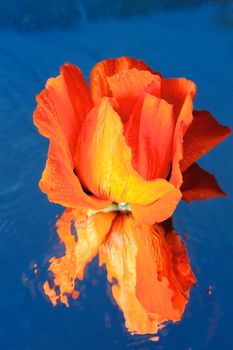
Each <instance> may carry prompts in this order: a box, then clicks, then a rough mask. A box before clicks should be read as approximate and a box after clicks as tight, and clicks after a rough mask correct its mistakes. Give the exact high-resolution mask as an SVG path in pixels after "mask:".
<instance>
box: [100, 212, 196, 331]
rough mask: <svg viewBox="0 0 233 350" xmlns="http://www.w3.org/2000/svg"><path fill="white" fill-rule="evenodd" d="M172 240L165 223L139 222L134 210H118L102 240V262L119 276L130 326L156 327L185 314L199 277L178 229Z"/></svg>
mask: <svg viewBox="0 0 233 350" xmlns="http://www.w3.org/2000/svg"><path fill="white" fill-rule="evenodd" d="M174 235H176V234H175V233H174ZM170 240H171V241H172V244H170V243H169V237H166V238H165V232H164V230H163V228H162V226H161V225H154V226H147V225H137V223H136V221H135V220H133V218H132V216H131V215H127V214H125V215H124V214H119V215H118V216H117V217H116V218H115V219H114V221H113V225H112V227H111V231H110V233H109V235H108V238H107V240H106V241H105V242H104V243H103V244H102V245H101V248H100V252H99V256H100V265H103V264H105V265H106V269H107V273H108V280H109V281H110V282H112V283H113V281H116V283H114V284H113V286H112V293H113V297H114V299H115V300H116V302H117V304H118V305H119V307H120V308H121V310H122V311H123V313H124V317H125V322H126V327H127V328H128V330H129V331H130V332H133V333H138V334H146V333H156V332H158V330H159V329H161V328H163V327H164V324H163V323H164V322H165V321H173V322H175V321H178V320H180V318H181V316H182V314H183V311H184V307H185V304H186V303H187V301H188V298H189V289H190V287H191V286H192V285H193V284H194V283H195V278H194V276H193V273H192V271H191V269H190V266H189V261H188V257H187V253H186V250H185V247H184V246H182V245H181V242H180V240H179V238H177V235H176V236H175V237H172V238H171V237H170ZM174 248H175V249H174ZM177 271H179V273H177ZM181 281H182V282H181ZM184 282H186V284H184ZM184 285H185V288H184Z"/></svg>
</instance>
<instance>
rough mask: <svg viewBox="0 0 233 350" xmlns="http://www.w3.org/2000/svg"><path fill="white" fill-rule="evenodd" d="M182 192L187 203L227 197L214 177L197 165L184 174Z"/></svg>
mask: <svg viewBox="0 0 233 350" xmlns="http://www.w3.org/2000/svg"><path fill="white" fill-rule="evenodd" d="M181 191H182V195H183V199H184V200H185V201H186V202H191V201H193V200H195V199H199V200H201V199H209V198H214V197H226V196H227V195H226V193H225V192H223V190H222V189H221V188H220V187H219V185H218V182H217V180H216V179H215V177H214V175H212V174H210V173H208V172H207V171H206V170H204V169H202V168H201V167H200V166H199V165H198V164H197V163H194V164H192V165H191V166H190V167H189V168H188V169H187V170H186V171H185V172H184V173H183V184H182V186H181Z"/></svg>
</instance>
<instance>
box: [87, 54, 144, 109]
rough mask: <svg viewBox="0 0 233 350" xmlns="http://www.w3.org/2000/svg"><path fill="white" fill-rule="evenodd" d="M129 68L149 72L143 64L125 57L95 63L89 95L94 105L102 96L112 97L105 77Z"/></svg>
mask: <svg viewBox="0 0 233 350" xmlns="http://www.w3.org/2000/svg"><path fill="white" fill-rule="evenodd" d="M131 68H136V69H138V70H145V71H151V69H150V67H148V66H147V65H146V64H145V63H144V62H142V61H140V60H137V59H134V58H130V57H126V56H124V57H119V58H110V59H107V60H104V61H101V62H99V63H97V64H96V65H95V67H94V68H93V69H92V71H91V75H90V84H91V93H92V99H93V101H94V104H98V103H99V102H100V100H101V98H102V97H103V96H109V97H111V96H112V92H111V91H110V88H109V85H108V82H107V77H111V76H113V75H115V74H118V73H121V72H125V71H127V70H129V69H131Z"/></svg>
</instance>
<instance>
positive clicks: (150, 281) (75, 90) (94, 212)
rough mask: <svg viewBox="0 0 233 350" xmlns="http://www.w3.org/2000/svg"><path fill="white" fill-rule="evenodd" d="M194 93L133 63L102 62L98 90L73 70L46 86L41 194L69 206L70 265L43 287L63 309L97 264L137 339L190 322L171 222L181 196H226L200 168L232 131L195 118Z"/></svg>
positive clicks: (94, 76)
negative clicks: (45, 155)
mask: <svg viewBox="0 0 233 350" xmlns="http://www.w3.org/2000/svg"><path fill="white" fill-rule="evenodd" d="M195 94H196V86H195V84H194V83H193V82H192V81H190V80H187V79H185V78H164V77H162V75H161V74H160V73H157V72H154V71H153V70H152V69H151V68H150V67H148V66H147V65H146V64H145V63H144V62H142V61H140V60H136V59H132V58H129V57H120V58H116V59H108V60H105V61H101V62H99V63H98V64H97V65H96V66H95V67H94V68H93V70H92V72H91V75H90V87H89V86H88V84H87V83H86V81H85V79H84V77H83V75H82V73H81V71H80V69H79V68H77V67H75V66H74V65H72V64H65V65H64V66H62V67H61V71H60V75H59V76H58V77H56V78H51V79H49V80H48V81H47V84H46V87H45V89H44V90H43V91H42V92H41V93H40V94H39V95H38V96H37V102H38V105H37V108H36V110H35V113H34V123H35V125H36V126H37V127H38V129H39V132H40V133H41V134H42V135H44V136H45V137H47V138H48V139H49V140H50V146H49V152H48V160H47V163H46V167H45V170H44V172H43V175H42V179H41V181H40V188H41V189H42V191H43V192H45V193H46V194H47V195H48V198H49V200H50V201H52V202H55V203H59V204H61V205H63V206H64V207H66V208H67V209H66V210H65V212H64V214H63V215H62V216H61V218H60V219H59V220H58V222H57V232H58V235H59V237H60V239H61V241H62V242H63V243H64V245H65V255H64V256H62V257H59V258H57V257H53V258H52V259H51V261H50V267H49V269H50V271H52V273H53V276H54V279H53V282H52V283H51V281H50V282H48V281H46V282H45V283H44V291H45V293H46V294H47V295H48V297H49V298H50V300H51V302H52V303H53V304H54V305H56V304H57V303H58V301H60V302H62V303H64V304H65V305H67V306H68V305H69V300H68V298H69V296H72V297H73V298H75V299H76V298H78V297H79V291H77V290H76V289H75V285H76V280H82V279H83V278H84V273H85V268H86V265H87V264H88V263H89V262H90V261H91V260H92V259H93V258H94V257H95V256H96V255H97V254H98V255H99V263H100V265H101V266H106V269H107V276H108V280H109V281H110V283H112V294H113V297H114V299H115V301H116V302H117V304H118V305H119V307H120V309H121V310H122V312H123V314H124V317H125V323H126V327H127V328H128V330H129V331H130V332H131V333H138V334H145V333H151V334H154V333H157V331H158V330H159V329H161V328H162V327H163V326H164V323H165V322H166V321H173V322H176V321H178V320H180V319H181V317H182V314H183V312H184V308H185V305H186V303H187V301H188V299H189V291H190V288H191V286H192V285H194V284H195V282H196V280H195V276H194V274H193V272H192V270H191V268H190V265H189V259H188V256H187V251H186V249H185V246H184V245H183V243H182V242H181V240H180V238H179V236H178V234H177V233H176V232H175V231H174V229H173V228H172V225H171V222H170V221H165V220H169V218H170V217H171V216H172V214H173V212H174V211H175V209H176V206H177V204H178V203H179V201H180V200H181V198H183V199H184V200H185V201H187V202H190V201H192V200H195V199H208V198H212V197H216V196H226V194H225V193H224V192H223V191H222V189H221V188H220V187H219V185H218V183H217V181H216V179H215V177H214V176H213V175H212V174H210V173H208V172H207V171H205V170H204V169H202V168H200V166H199V165H198V164H197V163H196V161H197V160H199V158H201V157H202V156H203V155H205V154H206V153H207V152H209V151H210V150H212V149H213V148H214V147H215V146H216V145H218V144H219V143H220V142H222V141H223V140H224V139H225V138H226V137H227V136H229V135H230V133H231V131H230V129H229V128H228V127H225V126H223V125H220V124H219V123H218V122H217V121H216V120H215V118H214V117H213V116H212V115H211V114H210V113H209V112H207V111H195V110H194V109H193V100H194V98H195ZM74 229H75V231H76V233H77V237H76V235H75V232H73V230H74Z"/></svg>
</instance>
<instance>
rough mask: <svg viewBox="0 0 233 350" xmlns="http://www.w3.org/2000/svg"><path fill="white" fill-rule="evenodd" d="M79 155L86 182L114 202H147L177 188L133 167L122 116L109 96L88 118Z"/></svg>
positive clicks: (77, 163)
mask: <svg viewBox="0 0 233 350" xmlns="http://www.w3.org/2000/svg"><path fill="white" fill-rule="evenodd" d="M75 159H76V171H77V173H78V176H79V177H80V179H81V181H82V183H83V184H84V185H85V186H86V187H87V188H88V189H89V190H90V191H91V192H92V193H94V194H96V195H97V196H100V197H102V198H109V199H111V200H112V201H113V202H118V203H119V202H126V203H137V204H143V205H147V204H150V203H152V202H154V201H155V200H157V199H159V198H160V197H161V196H163V195H165V194H166V193H168V192H170V191H171V189H173V185H172V184H169V183H168V182H167V181H166V180H164V179H157V180H154V181H145V180H144V179H143V178H142V177H141V176H140V175H139V174H138V173H137V172H136V171H135V170H134V169H133V167H132V164H131V161H132V152H131V148H130V147H129V146H128V145H127V144H126V140H125V137H124V135H123V125H122V122H121V119H120V117H119V116H118V114H117V113H116V112H115V111H114V109H113V107H112V105H111V103H110V100H109V99H108V98H103V99H102V100H101V103H100V104H99V105H98V106H96V107H94V108H93V109H92V111H91V112H90V113H89V114H88V116H87V118H86V119H85V121H84V123H83V125H82V129H81V131H80V134H79V141H78V145H77V151H76V157H75Z"/></svg>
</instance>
